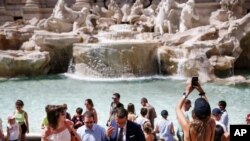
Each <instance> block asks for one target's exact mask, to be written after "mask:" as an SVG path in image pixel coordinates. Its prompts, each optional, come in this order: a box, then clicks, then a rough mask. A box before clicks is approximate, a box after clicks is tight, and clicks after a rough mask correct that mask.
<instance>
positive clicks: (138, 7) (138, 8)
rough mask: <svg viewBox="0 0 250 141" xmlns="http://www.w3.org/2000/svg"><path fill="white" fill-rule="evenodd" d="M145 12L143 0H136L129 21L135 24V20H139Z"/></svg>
mask: <svg viewBox="0 0 250 141" xmlns="http://www.w3.org/2000/svg"><path fill="white" fill-rule="evenodd" d="M142 12H143V4H142V2H141V0H136V1H135V3H134V4H133V6H132V7H131V13H130V15H129V18H128V19H129V21H130V23H133V21H134V20H135V19H138V18H139V17H140V16H141V15H142Z"/></svg>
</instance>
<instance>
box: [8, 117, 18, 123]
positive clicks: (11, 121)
mask: <svg viewBox="0 0 250 141" xmlns="http://www.w3.org/2000/svg"><path fill="white" fill-rule="evenodd" d="M8 123H9V124H14V123H16V119H15V117H14V116H9V117H8Z"/></svg>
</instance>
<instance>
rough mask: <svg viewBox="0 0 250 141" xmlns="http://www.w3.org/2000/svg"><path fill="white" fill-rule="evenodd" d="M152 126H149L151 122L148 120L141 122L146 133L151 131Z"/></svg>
mask: <svg viewBox="0 0 250 141" xmlns="http://www.w3.org/2000/svg"><path fill="white" fill-rule="evenodd" d="M152 130H153V129H152V127H151V123H150V122H145V123H144V124H143V131H144V132H145V133H147V134H151V133H152Z"/></svg>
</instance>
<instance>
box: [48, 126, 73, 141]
mask: <svg viewBox="0 0 250 141" xmlns="http://www.w3.org/2000/svg"><path fill="white" fill-rule="evenodd" d="M48 140H49V141H70V140H71V136H70V132H69V130H68V129H67V128H66V129H65V130H63V131H62V132H59V133H57V134H52V135H50V136H48Z"/></svg>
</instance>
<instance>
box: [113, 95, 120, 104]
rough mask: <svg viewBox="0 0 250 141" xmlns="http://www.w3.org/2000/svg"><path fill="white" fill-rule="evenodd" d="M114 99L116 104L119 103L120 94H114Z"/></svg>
mask: <svg viewBox="0 0 250 141" xmlns="http://www.w3.org/2000/svg"><path fill="white" fill-rule="evenodd" d="M112 99H113V102H114V103H119V101H120V94H119V93H114V94H113V97H112Z"/></svg>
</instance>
